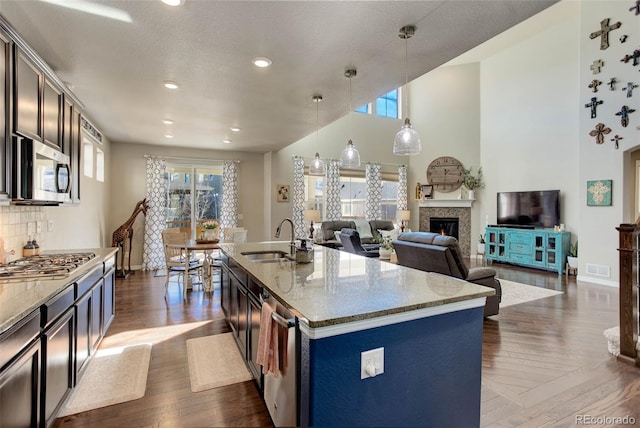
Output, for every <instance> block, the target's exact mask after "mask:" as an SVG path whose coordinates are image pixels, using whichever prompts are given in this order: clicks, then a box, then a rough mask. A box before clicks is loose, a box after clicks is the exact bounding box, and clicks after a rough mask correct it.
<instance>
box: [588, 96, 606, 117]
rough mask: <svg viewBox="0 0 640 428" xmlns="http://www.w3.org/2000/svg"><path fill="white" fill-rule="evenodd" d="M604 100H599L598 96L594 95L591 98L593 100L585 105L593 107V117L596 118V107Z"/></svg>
mask: <svg viewBox="0 0 640 428" xmlns="http://www.w3.org/2000/svg"><path fill="white" fill-rule="evenodd" d="M603 102H604V101H602V100H600V101H598V98H596V97H592V98H591V102H590V103H589V104H585V105H584V107H585V108H587V107H591V119H595V118H596V108H597V107H598V106H599V105H600V104H602V103H603Z"/></svg>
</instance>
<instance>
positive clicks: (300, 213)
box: [291, 156, 307, 238]
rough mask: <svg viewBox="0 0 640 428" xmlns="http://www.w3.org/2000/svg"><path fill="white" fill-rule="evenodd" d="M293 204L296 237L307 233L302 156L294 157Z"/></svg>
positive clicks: (292, 216) (292, 213)
mask: <svg viewBox="0 0 640 428" xmlns="http://www.w3.org/2000/svg"><path fill="white" fill-rule="evenodd" d="M292 199H293V204H292V205H293V206H292V207H291V209H292V212H291V220H292V221H293V225H294V227H295V233H296V237H298V238H301V237H304V236H306V235H307V231H306V230H305V227H304V208H305V207H304V159H303V158H302V157H301V156H294V157H293V198H292Z"/></svg>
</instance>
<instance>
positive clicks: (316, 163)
mask: <svg viewBox="0 0 640 428" xmlns="http://www.w3.org/2000/svg"><path fill="white" fill-rule="evenodd" d="M309 175H324V161H323V160H322V159H320V153H317V152H316V156H315V158H314V159H313V160H312V161H311V164H309Z"/></svg>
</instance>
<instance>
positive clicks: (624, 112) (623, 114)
mask: <svg viewBox="0 0 640 428" xmlns="http://www.w3.org/2000/svg"><path fill="white" fill-rule="evenodd" d="M634 111H635V109H632V108H629V107H627V106H622V108H621V109H620V111H619V112H617V113H616V116H620V123H621V124H622V127H623V128H626V127H627V125H629V113H633V112H634Z"/></svg>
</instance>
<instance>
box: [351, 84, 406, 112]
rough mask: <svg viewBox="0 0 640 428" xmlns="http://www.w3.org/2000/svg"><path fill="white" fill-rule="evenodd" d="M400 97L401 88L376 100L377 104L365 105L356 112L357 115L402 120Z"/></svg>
mask: <svg viewBox="0 0 640 428" xmlns="http://www.w3.org/2000/svg"><path fill="white" fill-rule="evenodd" d="M400 96H401V92H400V88H397V89H394V90H393V91H390V92H387V93H386V94H384V95H383V96H381V97H379V98H378V99H376V101H375V103H369V104H364V105H362V106H360V107H358V108H357V109H355V110H354V111H355V112H357V113H365V114H375V115H376V116H380V117H391V118H394V119H400V118H401V116H402V112H401V111H400V102H401V99H400Z"/></svg>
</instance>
